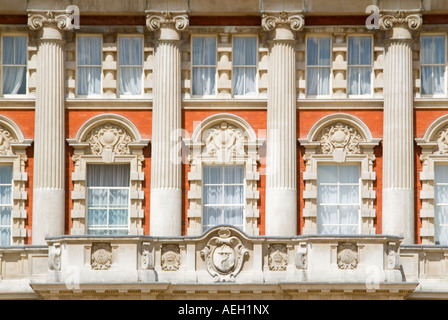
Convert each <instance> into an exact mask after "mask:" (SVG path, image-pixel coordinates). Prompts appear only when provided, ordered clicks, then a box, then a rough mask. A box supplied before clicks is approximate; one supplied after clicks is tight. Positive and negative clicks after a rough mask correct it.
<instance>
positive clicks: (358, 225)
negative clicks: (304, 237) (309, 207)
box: [317, 161, 362, 235]
mask: <svg viewBox="0 0 448 320" xmlns="http://www.w3.org/2000/svg"><path fill="white" fill-rule="evenodd" d="M322 165H333V166H337V168H338V177H339V176H340V173H339V170H340V167H341V166H357V167H358V169H360V167H361V164H360V163H359V162H344V163H342V164H341V163H333V162H325V161H322V162H318V164H317V170H318V176H319V167H320V166H322ZM321 185H332V186H334V185H336V186H337V190H338V197H337V198H338V199H339V190H340V186H341V185H350V186H353V185H355V184H354V183H340V182H339V181H337V182H336V183H327V182H325V183H321V182H319V179H317V187H318V188H317V192H318V194H317V199H318V200H317V212H318V216H317V225H318V226H320V223H319V220H320V219H321V217H320V216H319V207H320V206H337V207H338V208H337V215H338V218H337V221H338V223H337V224H326V225H329V226H337V227H338V229H339V228H340V227H341V226H354V225H352V224H341V223H339V221H340V209H339V207H340V206H357V208H358V221H357V224H356V225H357V233H355V234H353V235H358V234H360V233H361V203H362V200H361V172H360V170H359V172H358V183H357V184H356V185H357V186H358V202H357V203H356V204H347V203H342V204H341V203H339V200H338V202H337V203H325V204H320V203H319V198H320V197H319V186H321ZM318 233H319V234H321V233H320V231H319V230H318ZM337 234H338V235H347V234H344V233H340V232H338V233H337ZM350 235H352V234H350Z"/></svg>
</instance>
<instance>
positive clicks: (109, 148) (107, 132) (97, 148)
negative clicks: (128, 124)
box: [86, 123, 133, 162]
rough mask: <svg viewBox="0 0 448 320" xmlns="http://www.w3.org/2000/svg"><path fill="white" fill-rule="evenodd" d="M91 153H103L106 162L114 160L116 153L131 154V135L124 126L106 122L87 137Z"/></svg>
mask: <svg viewBox="0 0 448 320" xmlns="http://www.w3.org/2000/svg"><path fill="white" fill-rule="evenodd" d="M86 141H87V142H88V143H89V150H88V151H89V153H90V154H93V155H101V156H102V157H103V160H104V161H105V162H113V159H114V155H125V154H131V152H130V150H129V146H128V144H129V143H130V142H132V141H133V140H132V138H131V136H130V135H129V134H128V133H127V132H126V130H124V129H123V128H121V127H119V126H117V125H114V124H111V123H106V124H104V125H101V126H98V127H96V128H95V129H93V130H92V131H91V132H90V133H89V135H88V136H87V138H86Z"/></svg>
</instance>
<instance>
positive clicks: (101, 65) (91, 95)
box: [75, 34, 118, 98]
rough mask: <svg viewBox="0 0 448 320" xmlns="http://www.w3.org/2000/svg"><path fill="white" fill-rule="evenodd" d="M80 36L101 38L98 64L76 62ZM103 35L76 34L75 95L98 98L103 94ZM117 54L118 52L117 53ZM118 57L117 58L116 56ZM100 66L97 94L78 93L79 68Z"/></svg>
mask: <svg viewBox="0 0 448 320" xmlns="http://www.w3.org/2000/svg"><path fill="white" fill-rule="evenodd" d="M81 37H89V38H98V37H99V38H100V39H101V52H100V53H101V63H100V64H99V65H79V64H78V46H79V42H78V39H79V38H81ZM103 43H104V40H103V35H102V34H76V59H75V60H76V81H75V82H76V85H75V92H76V96H77V97H79V98H98V97H101V96H102V94H103V80H104V75H103ZM117 56H118V53H117ZM117 59H118V58H117ZM83 67H85V68H100V74H101V79H100V93H98V94H87V95H82V94H79V93H78V82H79V72H78V70H79V68H83ZM117 74H118V70H117Z"/></svg>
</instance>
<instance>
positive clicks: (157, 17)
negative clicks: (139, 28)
mask: <svg viewBox="0 0 448 320" xmlns="http://www.w3.org/2000/svg"><path fill="white" fill-rule="evenodd" d="M145 13H146V27H147V28H148V29H149V30H151V31H156V30H158V29H160V28H161V26H163V25H167V24H172V25H174V28H175V29H176V30H178V31H184V30H186V29H187V28H188V26H189V18H188V14H187V12H186V11H179V12H174V11H173V12H170V11H150V10H147V11H145Z"/></svg>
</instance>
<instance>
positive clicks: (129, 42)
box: [118, 37, 143, 66]
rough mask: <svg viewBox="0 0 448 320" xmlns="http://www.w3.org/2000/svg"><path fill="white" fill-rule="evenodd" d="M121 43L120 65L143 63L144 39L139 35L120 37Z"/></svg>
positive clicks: (119, 43)
mask: <svg viewBox="0 0 448 320" xmlns="http://www.w3.org/2000/svg"><path fill="white" fill-rule="evenodd" d="M118 41H119V42H118V45H119V55H118V59H119V65H120V66H126V65H129V66H130V65H133V66H139V65H142V63H143V59H142V51H143V46H142V39H141V38H139V37H120V38H119V40H118Z"/></svg>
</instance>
